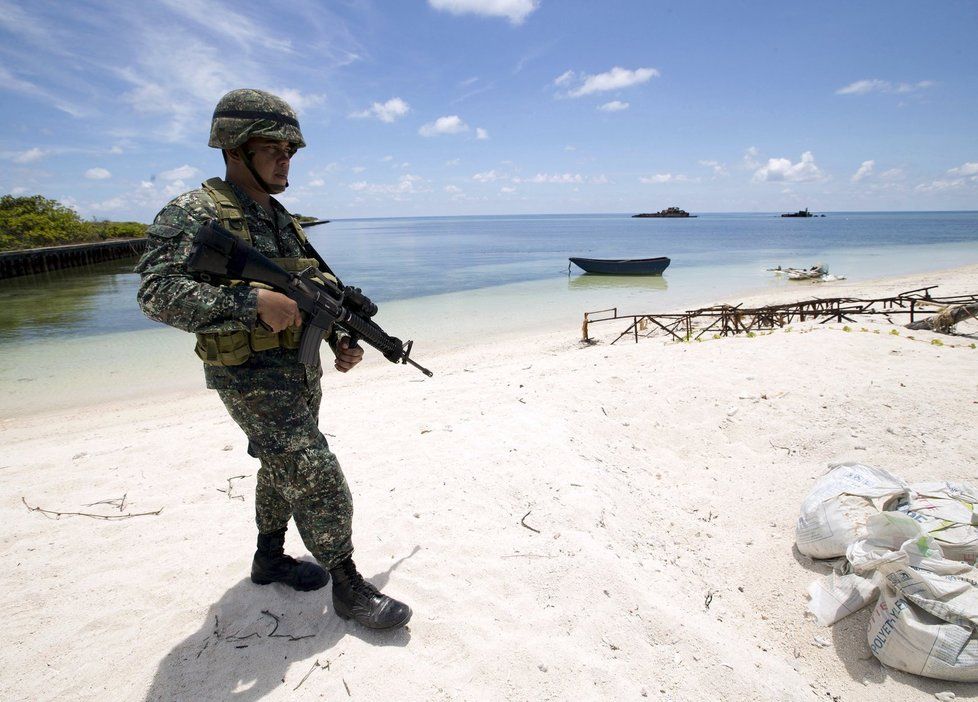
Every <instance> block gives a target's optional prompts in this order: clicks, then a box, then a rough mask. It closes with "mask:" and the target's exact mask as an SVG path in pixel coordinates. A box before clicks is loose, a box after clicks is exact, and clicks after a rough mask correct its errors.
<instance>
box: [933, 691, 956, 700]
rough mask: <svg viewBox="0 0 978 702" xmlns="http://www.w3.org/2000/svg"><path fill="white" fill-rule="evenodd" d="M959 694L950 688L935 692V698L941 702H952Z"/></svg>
mask: <svg viewBox="0 0 978 702" xmlns="http://www.w3.org/2000/svg"><path fill="white" fill-rule="evenodd" d="M955 697H957V695H955V694H954V693H953V692H951V691H950V690H945V691H944V692H935V693H934V698H935V699H936V700H938V701H939V702H951V700H953V699H954V698H955Z"/></svg>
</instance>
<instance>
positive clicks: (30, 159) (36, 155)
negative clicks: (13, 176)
mask: <svg viewBox="0 0 978 702" xmlns="http://www.w3.org/2000/svg"><path fill="white" fill-rule="evenodd" d="M47 154H48V152H47V151H44V150H43V149H39V148H37V147H36V146H35V147H34V148H33V149H28V150H27V151H21V152H20V153H19V154H17V155H16V156H14V157H13V162H14V163H34V162H35V161H40V160H41V159H42V158H44V157H45V156H47Z"/></svg>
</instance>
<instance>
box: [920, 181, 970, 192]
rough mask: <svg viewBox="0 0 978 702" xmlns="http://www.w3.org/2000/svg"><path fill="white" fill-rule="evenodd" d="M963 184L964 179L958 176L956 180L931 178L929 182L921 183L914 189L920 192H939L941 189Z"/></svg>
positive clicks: (954, 188)
mask: <svg viewBox="0 0 978 702" xmlns="http://www.w3.org/2000/svg"><path fill="white" fill-rule="evenodd" d="M963 186H964V180H963V179H961V178H958V179H956V180H941V179H938V180H932V181H931V182H930V183H921V184H920V185H918V186H917V187H916V188H915V190H919V191H920V192H922V193H934V192H941V191H942V190H956V189H958V188H961V187H963Z"/></svg>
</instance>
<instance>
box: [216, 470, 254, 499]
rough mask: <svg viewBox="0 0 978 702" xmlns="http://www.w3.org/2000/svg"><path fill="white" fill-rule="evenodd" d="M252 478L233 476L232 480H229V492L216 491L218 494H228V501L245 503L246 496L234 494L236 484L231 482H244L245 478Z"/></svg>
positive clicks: (248, 476)
mask: <svg viewBox="0 0 978 702" xmlns="http://www.w3.org/2000/svg"><path fill="white" fill-rule="evenodd" d="M250 477H251V476H250V475H232V476H231V477H230V478H228V489H227V490H224V489H222V488H216V489H217V491H218V492H223V493H224V494H226V495H227V496H228V499H229V500H241V501H242V502H243V501H244V495H235V494H233V491H234V484H233V483H232V482H231V481H232V480H242V479H243V478H250Z"/></svg>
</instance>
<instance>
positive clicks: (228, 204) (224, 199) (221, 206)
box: [194, 178, 336, 366]
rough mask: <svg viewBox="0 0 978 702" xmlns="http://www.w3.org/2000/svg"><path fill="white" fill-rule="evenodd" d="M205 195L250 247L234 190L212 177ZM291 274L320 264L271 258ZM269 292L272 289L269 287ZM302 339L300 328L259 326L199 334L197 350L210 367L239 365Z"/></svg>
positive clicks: (298, 233)
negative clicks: (243, 329) (273, 329)
mask: <svg viewBox="0 0 978 702" xmlns="http://www.w3.org/2000/svg"><path fill="white" fill-rule="evenodd" d="M201 185H202V187H203V189H204V192H206V193H207V195H208V196H209V197H210V198H211V200H213V201H214V204H215V205H216V206H217V216H218V219H219V220H220V223H221V226H222V227H224V228H225V229H227V230H228V231H229V232H231V233H232V234H234V235H235V236H239V237H241V238H242V239H244V241H245V242H246V243H247V244H248V245H249V246H251V245H252V240H251V233H250V232H249V231H248V222H247V220H246V219H245V214H244V209H243V208H242V207H241V203H239V202H238V198H237V197H235V195H234V191H233V190H231V187H230V186H229V185H228V184H227V183H226V182H224V181H223V180H221V179H220V178H211V179H210V180H207V181H206V182H204V183H202V184H201ZM292 228H293V230H294V231H295V235H296V236H297V237H298V239H299V242H300V243H301V244H302V245H303V246H305V245H306V243H307V239H306V235H305V233H304V232H303V231H302V227H301V226H300V225H299V221H298V220H297V219H296V218H295V217H292ZM271 260H272V261H274V262H275V263H277V264H278V265H280V266H281V267H282V268H284V269H285V270H287V271H289V272H290V273H298V272H300V271H304V270H306V269H307V268H310V267H312V268H315V269H316V270H317V271H318V270H319V265H318V262H317V261H316V259H314V258H294V257H290V258H273V259H271ZM319 275H323V276H325V277H326V278H329V279H331V280H333V281H335V280H336V278H335V277H334V276H332V275H330V274H329V273H325V272H322V271H321V272H320V273H319ZM224 284H225V285H245V284H246V283H245V281H243V280H230V281H225V282H224ZM247 284H250V285H251V286H253V287H259V288H267V286H265V285H262V284H261V283H247ZM269 289H270V288H269ZM301 338H302V328H301V327H289V328H288V329H285V330H283V331H280V332H277V333H276V332H272V331H268V330H267V329H265V328H264V327H262V326H261V325H259V324H256V325H255V328H254V329H253V330H251V331H232V332H215V333H207V334H201V333H198V334H197V346H196V348H195V349H194V351H195V352H196V353H197V356H198V357H199V358H200V360H202V361H203V362H204V363H205V364H207V365H210V366H240V365H241V364H242V363H244V362H245V361H247V360H248V359H249V358H251V355H252V354H253V353H258V352H261V351H268V350H270V349H276V348H279V347H282V348H286V349H297V348H299V341H300V339H301Z"/></svg>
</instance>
